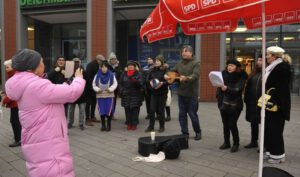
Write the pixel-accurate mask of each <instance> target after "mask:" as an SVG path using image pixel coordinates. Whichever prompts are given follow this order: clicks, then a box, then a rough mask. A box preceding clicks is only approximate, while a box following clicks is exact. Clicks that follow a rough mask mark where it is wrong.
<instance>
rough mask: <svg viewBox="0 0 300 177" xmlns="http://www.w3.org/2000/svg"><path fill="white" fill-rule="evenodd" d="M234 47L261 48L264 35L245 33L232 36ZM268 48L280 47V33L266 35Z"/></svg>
mask: <svg viewBox="0 0 300 177" xmlns="http://www.w3.org/2000/svg"><path fill="white" fill-rule="evenodd" d="M230 40H232V41H231V44H232V47H261V45H262V35H261V33H245V34H236V33H235V34H232V38H231V39H230ZM266 43H267V46H271V45H279V33H268V34H267V35H266Z"/></svg>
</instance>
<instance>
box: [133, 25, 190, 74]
mask: <svg viewBox="0 0 300 177" xmlns="http://www.w3.org/2000/svg"><path fill="white" fill-rule="evenodd" d="M178 31H180V30H178ZM183 45H191V46H192V47H193V48H195V36H194V35H190V36H187V35H184V34H183V33H182V32H179V33H177V35H176V36H175V37H173V38H168V39H164V40H159V41H156V42H153V43H150V44H149V43H147V42H144V43H143V42H142V41H141V40H139V50H138V51H139V59H140V63H141V65H142V66H145V65H146V63H147V58H148V57H152V58H155V57H156V55H158V54H163V55H164V57H165V59H166V61H167V63H168V64H169V65H170V68H173V67H174V66H175V64H176V63H177V62H178V61H179V60H180V59H181V56H180V49H181V47H182V46H183Z"/></svg>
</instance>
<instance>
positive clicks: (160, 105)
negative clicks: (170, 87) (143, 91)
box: [149, 95, 167, 128]
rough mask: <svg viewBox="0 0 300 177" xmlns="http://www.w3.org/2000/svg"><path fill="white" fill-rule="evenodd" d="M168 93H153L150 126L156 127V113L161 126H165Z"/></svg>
mask: <svg viewBox="0 0 300 177" xmlns="http://www.w3.org/2000/svg"><path fill="white" fill-rule="evenodd" d="M166 99H167V95H151V101H150V114H149V117H150V120H149V126H150V127H151V128H154V124H155V113H156V115H157V118H158V120H159V125H160V127H164V126H165V107H166Z"/></svg>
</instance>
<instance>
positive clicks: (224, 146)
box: [219, 143, 230, 150]
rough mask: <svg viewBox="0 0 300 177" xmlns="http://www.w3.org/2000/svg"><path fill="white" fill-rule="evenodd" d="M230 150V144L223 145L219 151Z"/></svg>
mask: <svg viewBox="0 0 300 177" xmlns="http://www.w3.org/2000/svg"><path fill="white" fill-rule="evenodd" d="M229 148H230V143H223V144H222V145H221V146H220V147H219V149H221V150H223V149H229Z"/></svg>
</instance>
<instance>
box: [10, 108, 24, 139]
mask: <svg viewBox="0 0 300 177" xmlns="http://www.w3.org/2000/svg"><path fill="white" fill-rule="evenodd" d="M10 123H11V127H12V129H13V132H14V139H15V142H20V141H21V131H22V127H21V124H20V120H19V109H18V108H11V109H10Z"/></svg>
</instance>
